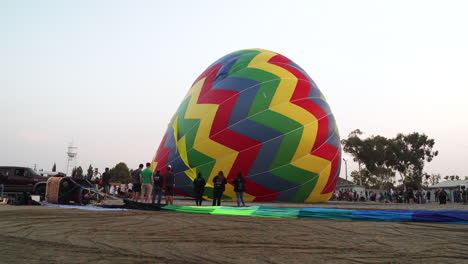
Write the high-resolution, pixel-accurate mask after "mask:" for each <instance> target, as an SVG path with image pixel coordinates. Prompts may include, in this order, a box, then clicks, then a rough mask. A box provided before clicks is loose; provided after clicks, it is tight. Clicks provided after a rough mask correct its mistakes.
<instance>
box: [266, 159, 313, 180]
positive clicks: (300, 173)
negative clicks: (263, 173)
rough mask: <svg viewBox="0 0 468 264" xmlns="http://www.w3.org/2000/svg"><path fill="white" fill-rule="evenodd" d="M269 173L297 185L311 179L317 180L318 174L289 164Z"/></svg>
mask: <svg viewBox="0 0 468 264" xmlns="http://www.w3.org/2000/svg"><path fill="white" fill-rule="evenodd" d="M271 173H273V174H274V175H276V176H278V177H280V178H283V179H285V180H288V181H290V182H294V183H297V184H304V183H306V182H307V181H309V180H311V179H312V177H314V178H318V174H316V173H313V172H310V171H306V170H303V169H301V168H298V167H296V166H293V165H291V164H288V165H285V166H282V167H280V168H276V169H273V170H272V171H271ZM314 185H315V183H314Z"/></svg>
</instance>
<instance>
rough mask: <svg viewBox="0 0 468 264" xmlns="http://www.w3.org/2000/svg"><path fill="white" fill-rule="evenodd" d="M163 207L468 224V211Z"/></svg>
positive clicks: (219, 212) (240, 213) (238, 213)
mask: <svg viewBox="0 0 468 264" xmlns="http://www.w3.org/2000/svg"><path fill="white" fill-rule="evenodd" d="M161 210H166V211H175V212H183V213H198V214H211V215H233V216H257V217H276V218H306V219H334V220H354V221H390V222H426V223H449V224H465V225H466V224H468V211H467V210H354V209H351V210H347V209H331V208H277V207H272V206H251V207H226V206H174V205H167V206H164V207H162V208H161Z"/></svg>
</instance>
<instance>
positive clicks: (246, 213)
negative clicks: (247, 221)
mask: <svg viewBox="0 0 468 264" xmlns="http://www.w3.org/2000/svg"><path fill="white" fill-rule="evenodd" d="M254 212H255V209H250V210H247V209H245V210H232V209H231V208H228V209H225V208H223V207H220V208H217V209H216V210H214V211H212V212H211V213H210V214H212V215H237V216H250V215H252V214H253V213H254Z"/></svg>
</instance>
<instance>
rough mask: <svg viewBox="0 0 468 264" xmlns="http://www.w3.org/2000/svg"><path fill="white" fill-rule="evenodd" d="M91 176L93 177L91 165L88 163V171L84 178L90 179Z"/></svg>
mask: <svg viewBox="0 0 468 264" xmlns="http://www.w3.org/2000/svg"><path fill="white" fill-rule="evenodd" d="M92 177H93V166H91V164H89V167H88V172H87V174H86V178H87V179H88V180H91V178H92Z"/></svg>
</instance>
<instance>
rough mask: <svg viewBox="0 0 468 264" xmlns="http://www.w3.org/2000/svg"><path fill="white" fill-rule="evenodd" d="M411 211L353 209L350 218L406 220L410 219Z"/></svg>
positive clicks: (360, 219) (361, 219) (362, 219)
mask: <svg viewBox="0 0 468 264" xmlns="http://www.w3.org/2000/svg"><path fill="white" fill-rule="evenodd" d="M412 216H413V212H411V211H391V210H389V211H384V210H379V211H371V210H369V211H367V210H355V211H353V214H352V217H351V218H352V220H359V221H398V222H408V221H411V219H412Z"/></svg>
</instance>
